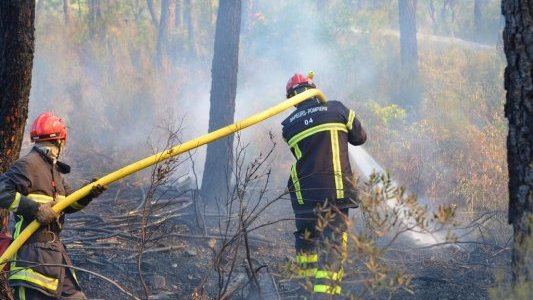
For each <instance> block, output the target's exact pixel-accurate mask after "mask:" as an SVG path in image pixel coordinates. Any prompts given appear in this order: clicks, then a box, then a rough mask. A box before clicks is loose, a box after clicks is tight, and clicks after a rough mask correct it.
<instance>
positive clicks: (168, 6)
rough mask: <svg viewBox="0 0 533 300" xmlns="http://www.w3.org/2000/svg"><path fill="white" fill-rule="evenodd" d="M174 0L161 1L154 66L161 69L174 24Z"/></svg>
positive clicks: (166, 56)
mask: <svg viewBox="0 0 533 300" xmlns="http://www.w3.org/2000/svg"><path fill="white" fill-rule="evenodd" d="M175 9H176V3H175V0H162V1H161V21H160V22H159V33H158V35H157V48H156V51H157V52H156V66H157V67H158V68H159V69H162V68H163V66H164V65H165V61H166V60H167V58H168V51H169V49H168V39H169V36H170V32H171V31H172V28H173V25H174V22H173V21H174V11H175Z"/></svg>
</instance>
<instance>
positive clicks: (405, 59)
mask: <svg viewBox="0 0 533 300" xmlns="http://www.w3.org/2000/svg"><path fill="white" fill-rule="evenodd" d="M416 5H417V0H398V8H399V14H400V78H401V81H400V84H401V86H400V89H399V92H400V93H399V101H398V102H399V104H401V105H403V106H405V107H407V108H408V109H409V110H410V111H411V112H412V113H413V114H412V115H413V116H416V115H417V110H418V106H419V104H420V87H419V82H420V80H419V75H418V43H417V40H416Z"/></svg>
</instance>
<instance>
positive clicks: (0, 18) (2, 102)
mask: <svg viewBox="0 0 533 300" xmlns="http://www.w3.org/2000/svg"><path fill="white" fill-rule="evenodd" d="M34 22H35V0H3V1H0V91H1V92H0V172H4V171H5V170H7V169H8V168H9V166H10V165H11V164H12V163H13V162H14V161H15V160H16V159H17V158H18V156H19V154H20V147H21V144H22V139H23V136H24V126H25V124H26V119H27V117H28V101H29V97H30V89H31V75H32V67H33V52H34V49H35V48H34V41H35V38H34V32H35V27H34ZM0 215H1V220H2V223H1V224H2V225H3V226H2V228H1V231H2V232H6V231H7V226H6V225H7V222H6V220H7V216H8V213H7V211H6V210H3V209H2V210H1V211H0ZM0 281H1V283H0V295H2V299H11V295H10V292H9V289H8V288H7V281H6V278H5V277H4V275H2V276H1V278H0Z"/></svg>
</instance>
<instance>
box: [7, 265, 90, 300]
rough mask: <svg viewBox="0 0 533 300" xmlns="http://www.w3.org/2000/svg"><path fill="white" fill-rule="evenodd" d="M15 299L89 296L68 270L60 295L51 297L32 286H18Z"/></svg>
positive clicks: (83, 299) (72, 299) (65, 299)
mask: <svg viewBox="0 0 533 300" xmlns="http://www.w3.org/2000/svg"><path fill="white" fill-rule="evenodd" d="M15 300H87V297H86V296H85V294H84V293H83V292H82V291H81V290H80V289H79V286H78V284H77V283H76V281H75V279H74V276H73V275H72V272H70V271H68V270H66V272H65V279H64V280H63V286H62V289H61V295H60V296H56V297H51V296H48V295H45V294H43V293H41V292H39V291H37V290H35V289H32V288H28V287H25V286H16V287H15Z"/></svg>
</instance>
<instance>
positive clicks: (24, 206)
mask: <svg viewBox="0 0 533 300" xmlns="http://www.w3.org/2000/svg"><path fill="white" fill-rule="evenodd" d="M30 136H31V140H32V141H33V142H35V146H34V147H33V148H32V149H31V151H30V152H29V153H28V154H27V155H25V156H24V157H22V158H20V159H19V160H17V161H16V162H15V163H14V164H13V165H12V166H11V168H10V169H9V170H8V171H7V172H6V173H4V174H2V175H0V207H3V208H7V209H9V210H10V211H12V212H13V213H14V214H15V221H16V225H15V229H14V232H13V238H17V236H18V235H19V234H20V233H21V232H22V231H23V230H24V228H25V227H26V226H27V225H28V224H29V223H31V222H32V221H33V220H35V219H36V220H37V221H38V222H39V223H41V225H42V226H41V227H40V228H39V230H37V231H36V232H35V233H34V234H33V235H32V236H31V237H30V238H29V240H28V241H27V242H26V243H25V244H24V245H23V246H22V247H21V248H20V249H19V250H18V252H17V254H16V256H15V257H14V258H13V260H14V261H13V262H12V263H11V266H10V273H9V285H10V286H11V287H14V288H15V299H19V300H23V299H28V300H52V299H87V297H86V296H85V295H84V293H83V292H82V291H81V288H80V285H79V283H78V281H77V279H76V274H75V272H74V270H73V269H70V268H65V267H59V266H47V265H45V264H62V265H69V266H70V265H72V262H71V260H70V258H69V256H68V254H67V251H66V249H65V246H64V245H63V243H62V242H61V240H60V239H59V234H60V232H61V230H62V227H63V223H64V220H65V215H64V213H73V212H76V211H79V210H80V209H82V208H84V207H85V206H86V205H87V204H89V202H91V200H92V199H94V198H96V197H98V196H99V195H100V194H101V193H102V192H103V191H104V190H105V189H106V187H104V186H101V185H97V186H95V187H93V189H92V190H91V192H90V194H89V195H88V196H86V197H85V198H83V199H81V200H79V201H77V202H75V203H74V204H72V205H71V206H70V207H68V208H67V209H66V210H65V211H64V212H62V213H60V214H57V213H56V212H55V211H54V210H52V206H54V205H55V203H56V201H60V200H62V199H64V198H65V196H67V195H68V194H69V193H70V192H71V190H70V189H69V187H68V186H67V185H66V184H65V182H64V180H63V174H67V173H69V171H70V167H69V166H68V165H66V164H64V163H62V162H60V161H59V160H58V158H59V156H60V155H61V154H62V151H63V147H64V145H65V142H66V140H67V129H66V127H65V125H64V124H63V121H62V120H61V119H60V118H58V117H57V116H55V115H53V114H52V113H43V114H41V115H39V116H38V117H37V118H36V119H35V121H34V123H33V125H32V127H31V132H30Z"/></svg>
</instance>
